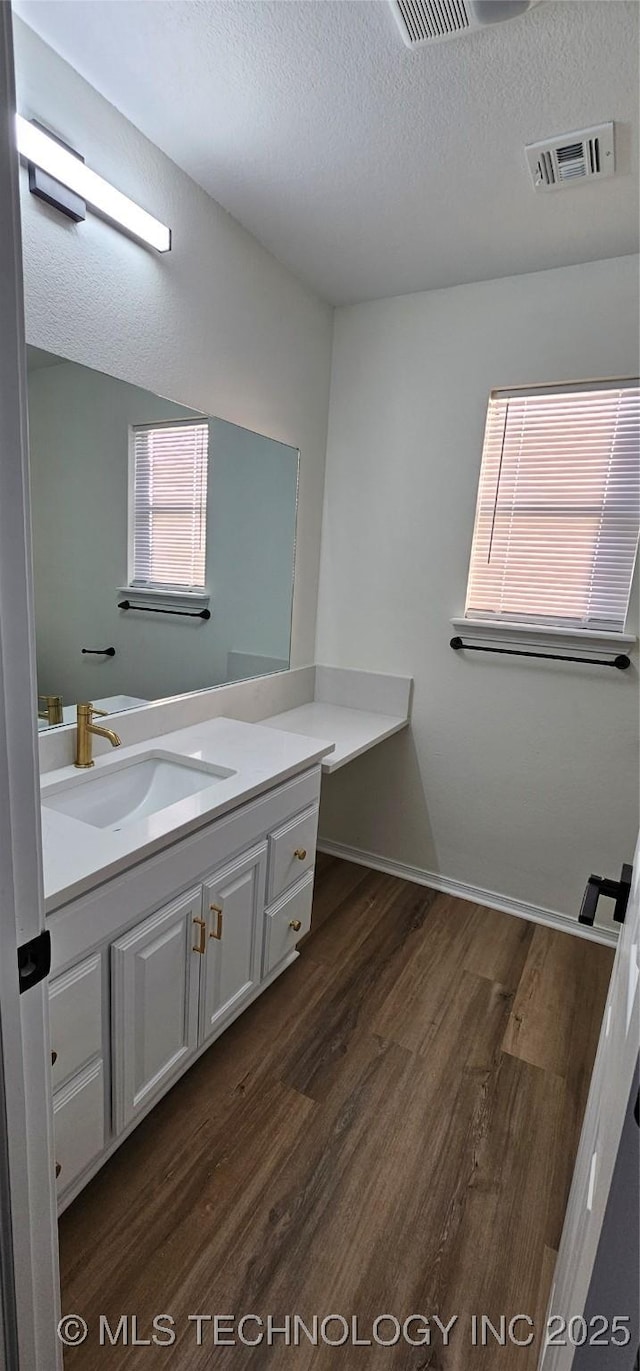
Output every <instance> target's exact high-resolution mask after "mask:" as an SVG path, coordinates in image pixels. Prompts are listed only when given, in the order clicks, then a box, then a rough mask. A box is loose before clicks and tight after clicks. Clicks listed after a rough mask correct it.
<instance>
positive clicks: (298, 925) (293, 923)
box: [289, 919, 302, 933]
mask: <svg viewBox="0 0 640 1371" xmlns="http://www.w3.org/2000/svg"><path fill="white" fill-rule="evenodd" d="M289 928H292V929H293V931H294V933H299V932H300V929H301V928H302V924H301V923H300V920H299V919H292V920H291V923H290V924H289Z"/></svg>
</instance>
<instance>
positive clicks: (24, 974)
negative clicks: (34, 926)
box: [18, 929, 51, 995]
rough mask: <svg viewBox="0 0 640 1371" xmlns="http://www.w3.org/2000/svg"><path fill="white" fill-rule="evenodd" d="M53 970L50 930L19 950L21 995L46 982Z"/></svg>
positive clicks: (46, 930)
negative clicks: (41, 982)
mask: <svg viewBox="0 0 640 1371" xmlns="http://www.w3.org/2000/svg"><path fill="white" fill-rule="evenodd" d="M50 970H51V934H50V932H49V930H48V929H45V930H44V932H43V933H39V934H38V936H37V938H32V939H31V941H30V942H28V943H23V944H22V946H21V947H19V948H18V979H19V982H20V994H21V995H22V994H23V992H24V991H25V990H31V987H32V985H38V983H39V982H40V981H44V979H45V977H46V976H48V975H49V972H50Z"/></svg>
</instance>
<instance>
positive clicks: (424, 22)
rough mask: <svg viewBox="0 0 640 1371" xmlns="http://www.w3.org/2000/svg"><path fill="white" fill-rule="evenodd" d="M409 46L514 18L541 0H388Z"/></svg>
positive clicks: (434, 41)
mask: <svg viewBox="0 0 640 1371" xmlns="http://www.w3.org/2000/svg"><path fill="white" fill-rule="evenodd" d="M389 4H390V5H391V8H392V10H393V13H394V17H395V21H396V23H397V25H398V28H399V29H400V33H401V34H402V38H403V41H404V42H405V43H406V45H407V47H408V48H416V47H421V46H422V44H423V43H437V42H440V41H441V40H442V39H443V38H455V37H456V36H457V35H458V34H460V33H469V32H470V31H471V30H472V29H481V28H485V27H486V26H487V25H488V24H496V23H499V22H501V21H502V20H505V19H515V17H516V15H518V14H524V12H525V10H528V9H531V8H532V7H533V5H536V4H539V0H389Z"/></svg>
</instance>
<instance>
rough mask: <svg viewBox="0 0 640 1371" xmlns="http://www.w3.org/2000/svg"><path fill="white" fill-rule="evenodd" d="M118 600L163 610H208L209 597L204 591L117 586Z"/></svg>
mask: <svg viewBox="0 0 640 1371" xmlns="http://www.w3.org/2000/svg"><path fill="white" fill-rule="evenodd" d="M116 593H117V595H118V599H124V600H130V601H131V603H132V604H136V605H153V606H157V608H160V606H161V605H162V606H163V607H164V608H165V609H187V610H188V609H192V610H198V609H208V607H209V600H210V598H211V597H210V595H209V593H208V591H206V590H198V591H195V590H193V591H192V590H156V588H155V587H154V586H151V587H146V586H118V587H116Z"/></svg>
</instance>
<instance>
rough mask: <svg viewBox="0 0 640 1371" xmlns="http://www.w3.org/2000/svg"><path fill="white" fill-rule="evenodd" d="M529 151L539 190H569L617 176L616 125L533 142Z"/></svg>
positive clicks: (529, 159) (607, 125) (531, 167)
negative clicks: (596, 179)
mask: <svg viewBox="0 0 640 1371" xmlns="http://www.w3.org/2000/svg"><path fill="white" fill-rule="evenodd" d="M525 152H526V154H527V163H528V166H529V171H530V172H531V179H532V181H533V185H534V189H535V190H544V191H547V190H568V189H569V187H570V186H575V185H577V184H578V183H579V182H580V181H588V180H591V179H593V177H594V176H597V177H603V176H613V173H614V171H615V169H616V164H615V153H614V145H613V124H599V125H598V126H597V127H596V128H592V129H581V130H579V131H578V132H577V133H563V134H561V135H560V137H559V138H547V139H545V141H544V143H530V144H529V146H528V147H526V148H525Z"/></svg>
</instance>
